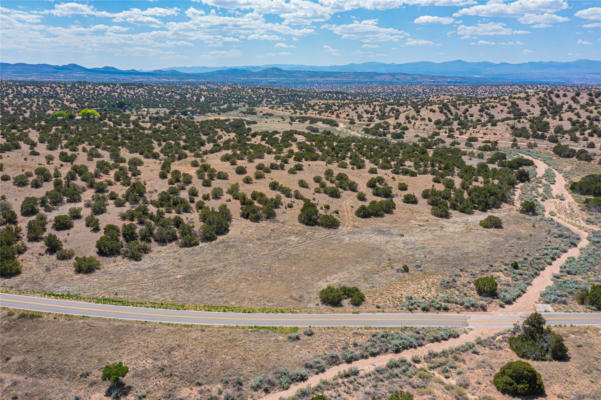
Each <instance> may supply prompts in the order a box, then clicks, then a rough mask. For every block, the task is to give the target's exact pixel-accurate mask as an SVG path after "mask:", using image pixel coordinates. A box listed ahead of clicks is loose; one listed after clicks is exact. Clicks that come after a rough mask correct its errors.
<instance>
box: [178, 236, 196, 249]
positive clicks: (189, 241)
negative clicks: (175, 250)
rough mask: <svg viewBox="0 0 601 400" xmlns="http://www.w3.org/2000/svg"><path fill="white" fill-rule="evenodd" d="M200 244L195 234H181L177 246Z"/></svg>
mask: <svg viewBox="0 0 601 400" xmlns="http://www.w3.org/2000/svg"><path fill="white" fill-rule="evenodd" d="M199 244H200V239H199V238H198V237H197V236H196V235H192V234H190V235H183V236H182V237H181V238H180V240H179V247H194V246H198V245H199Z"/></svg>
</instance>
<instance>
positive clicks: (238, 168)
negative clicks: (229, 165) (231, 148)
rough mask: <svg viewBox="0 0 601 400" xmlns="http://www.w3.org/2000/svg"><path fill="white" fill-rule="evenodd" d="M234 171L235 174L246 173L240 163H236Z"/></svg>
mask: <svg viewBox="0 0 601 400" xmlns="http://www.w3.org/2000/svg"><path fill="white" fill-rule="evenodd" d="M235 171H236V174H238V175H244V174H246V168H245V167H243V166H242V165H238V166H237V167H236V170H235Z"/></svg>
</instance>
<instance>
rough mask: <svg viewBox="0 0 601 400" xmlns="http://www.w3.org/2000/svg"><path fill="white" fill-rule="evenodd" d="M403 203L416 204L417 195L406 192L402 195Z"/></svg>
mask: <svg viewBox="0 0 601 400" xmlns="http://www.w3.org/2000/svg"><path fill="white" fill-rule="evenodd" d="M403 203H406V204H417V197H416V196H415V195H414V194H413V193H407V194H405V195H403Z"/></svg>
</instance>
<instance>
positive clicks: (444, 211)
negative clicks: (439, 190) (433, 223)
mask: <svg viewBox="0 0 601 400" xmlns="http://www.w3.org/2000/svg"><path fill="white" fill-rule="evenodd" d="M430 213H431V214H432V215H433V216H435V217H438V218H450V217H451V213H449V208H448V207H447V205H446V203H443V202H441V203H439V204H437V205H435V206H433V207H432V208H431V209H430Z"/></svg>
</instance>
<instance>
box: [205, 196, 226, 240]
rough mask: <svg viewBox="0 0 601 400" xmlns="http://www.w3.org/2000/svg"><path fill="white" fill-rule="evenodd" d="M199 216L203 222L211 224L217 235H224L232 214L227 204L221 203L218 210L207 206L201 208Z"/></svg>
mask: <svg viewBox="0 0 601 400" xmlns="http://www.w3.org/2000/svg"><path fill="white" fill-rule="evenodd" d="M199 218H200V220H201V221H202V222H204V223H205V224H208V225H211V226H213V228H214V231H215V233H216V234H217V235H225V234H226V233H228V231H229V222H230V221H231V220H232V214H231V212H230V210H229V209H228V208H227V206H226V205H225V204H222V205H221V206H219V209H218V210H214V209H209V208H208V207H205V208H203V209H202V211H201V212H200V216H199ZM203 241H205V240H203Z"/></svg>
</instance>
